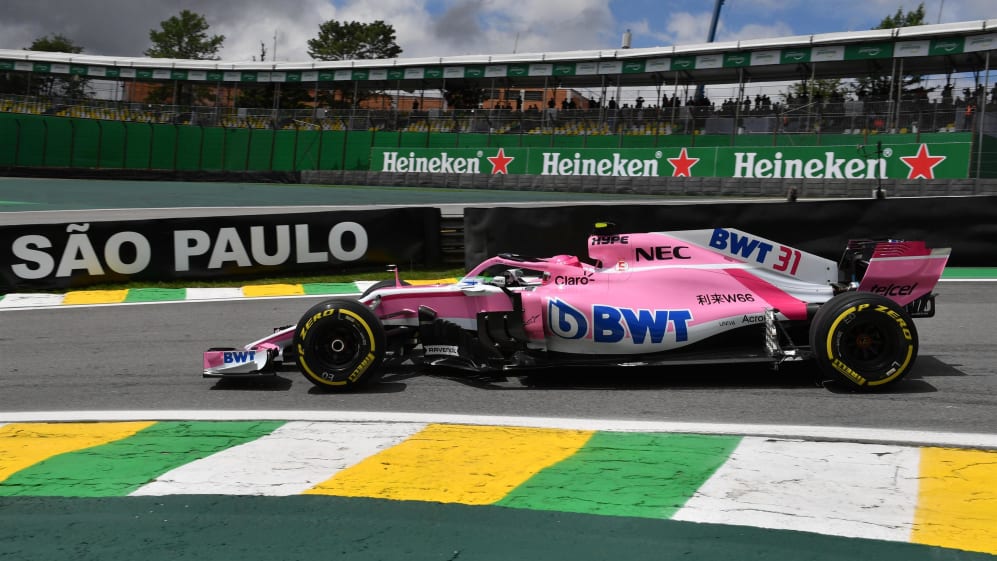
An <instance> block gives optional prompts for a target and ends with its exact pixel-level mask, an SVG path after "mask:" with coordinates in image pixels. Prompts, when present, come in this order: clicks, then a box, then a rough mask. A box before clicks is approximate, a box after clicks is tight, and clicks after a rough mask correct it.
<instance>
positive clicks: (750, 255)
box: [710, 228, 775, 263]
mask: <svg viewBox="0 0 997 561" xmlns="http://www.w3.org/2000/svg"><path fill="white" fill-rule="evenodd" d="M710 247H712V248H714V249H719V250H721V251H725V252H727V253H730V254H731V255H736V256H740V257H743V258H744V259H751V260H754V261H756V262H758V263H764V262H765V258H766V257H768V254H769V252H770V251H772V250H773V249H775V248H774V247H773V246H772V244H769V243H765V242H763V241H761V240H756V239H753V238H750V237H748V236H745V235H744V234H740V235H739V234H738V233H737V232H731V231H728V230H724V229H723V228H715V229H714V230H713V235H712V236H711V237H710Z"/></svg>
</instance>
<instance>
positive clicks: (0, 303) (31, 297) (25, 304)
mask: <svg viewBox="0 0 997 561" xmlns="http://www.w3.org/2000/svg"><path fill="white" fill-rule="evenodd" d="M64 297H65V295H63V294H19V293H14V294H7V295H5V296H4V297H3V299H2V300H0V308H33V307H45V306H60V305H62V299H63V298H64Z"/></svg>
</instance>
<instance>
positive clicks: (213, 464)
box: [132, 422, 425, 496]
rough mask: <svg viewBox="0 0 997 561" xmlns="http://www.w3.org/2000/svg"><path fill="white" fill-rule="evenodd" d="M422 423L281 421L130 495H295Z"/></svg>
mask: <svg viewBox="0 0 997 561" xmlns="http://www.w3.org/2000/svg"><path fill="white" fill-rule="evenodd" d="M424 427H425V425H424V424H397V423H315V422H292V423H287V424H286V425H283V426H281V427H280V428H278V429H277V430H275V431H274V432H272V433H271V434H269V435H267V436H264V437H261V438H258V439H256V440H254V441H252V442H247V443H245V444H241V445H239V446H235V447H233V448H229V449H227V450H224V451H222V452H218V453H217V454H212V455H211V456H208V457H207V458H202V459H200V460H197V461H195V462H191V463H189V464H186V465H183V466H181V467H178V468H176V469H174V470H171V471H168V472H166V473H164V474H163V475H161V476H159V477H158V478H157V479H156V480H155V481H153V482H151V483H148V484H146V485H143V486H142V487H140V488H138V489H136V490H135V491H134V492H132V495H181V494H187V495H270V496H288V495H297V494H300V493H301V492H303V491H305V490H307V489H310V488H312V487H314V486H315V485H317V484H318V483H321V482H323V481H325V480H326V479H329V478H330V477H332V476H333V475H335V474H336V473H337V472H339V471H341V470H344V469H346V468H348V467H350V466H352V465H355V464H357V463H358V462H360V461H361V460H364V459H366V458H367V457H369V456H372V455H374V454H377V453H378V452H381V451H382V450H384V449H387V448H390V447H391V446H394V445H396V444H398V443H400V442H402V441H404V440H405V439H407V438H408V437H410V436H412V435H413V434H415V433H417V432H419V431H420V430H422V429H423V428H424Z"/></svg>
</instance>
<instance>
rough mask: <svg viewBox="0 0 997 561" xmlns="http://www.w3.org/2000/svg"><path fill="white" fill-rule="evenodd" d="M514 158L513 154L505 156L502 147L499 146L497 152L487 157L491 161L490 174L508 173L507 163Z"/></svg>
mask: <svg viewBox="0 0 997 561" xmlns="http://www.w3.org/2000/svg"><path fill="white" fill-rule="evenodd" d="M515 159H516V158H515V157H514V156H506V155H505V149H504V148H499V151H498V154H495V155H494V156H489V157H488V161H489V162H491V163H492V175H495V174H496V173H504V174H506V175H509V164H510V163H511V162H512V161H513V160H515Z"/></svg>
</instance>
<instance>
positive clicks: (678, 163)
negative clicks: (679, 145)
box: [668, 148, 699, 177]
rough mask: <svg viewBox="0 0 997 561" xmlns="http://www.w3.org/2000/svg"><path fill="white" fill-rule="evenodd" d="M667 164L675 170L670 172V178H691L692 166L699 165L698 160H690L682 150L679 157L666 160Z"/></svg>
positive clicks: (687, 154)
mask: <svg viewBox="0 0 997 561" xmlns="http://www.w3.org/2000/svg"><path fill="white" fill-rule="evenodd" d="M668 163H669V164H671V165H672V167H673V168H675V170H674V171H673V172H672V177H692V166H694V165H696V164H697V163H699V158H690V157H689V153H688V152H686V151H685V148H683V149H682V151H681V152H679V157H678V158H668Z"/></svg>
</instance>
